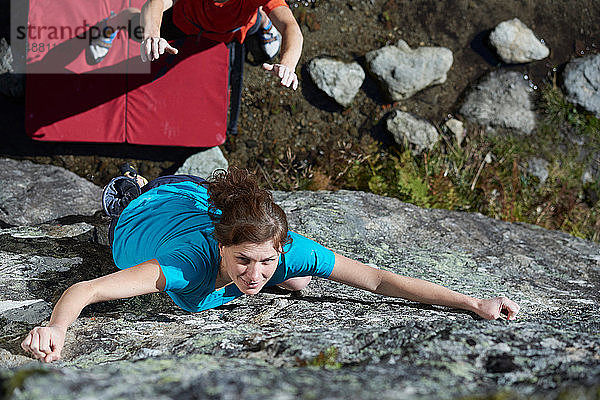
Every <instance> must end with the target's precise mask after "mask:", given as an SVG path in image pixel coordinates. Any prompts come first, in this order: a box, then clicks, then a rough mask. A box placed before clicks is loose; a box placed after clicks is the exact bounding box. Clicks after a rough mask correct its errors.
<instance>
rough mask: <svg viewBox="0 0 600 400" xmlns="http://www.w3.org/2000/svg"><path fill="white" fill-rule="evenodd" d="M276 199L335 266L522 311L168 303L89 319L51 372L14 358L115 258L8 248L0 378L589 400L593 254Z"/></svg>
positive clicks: (539, 238) (519, 235)
mask: <svg viewBox="0 0 600 400" xmlns="http://www.w3.org/2000/svg"><path fill="white" fill-rule="evenodd" d="M274 196H275V199H276V201H277V202H278V204H280V205H281V206H282V207H283V209H284V210H285V211H286V213H287V215H288V217H289V222H290V228H291V229H292V230H294V231H296V232H298V233H301V234H303V235H305V236H308V237H310V238H313V239H315V240H317V241H319V242H320V243H323V244H324V245H326V246H327V247H329V248H331V249H333V250H334V251H336V252H338V253H339V254H342V255H345V256H348V257H352V258H355V259H358V260H360V261H362V262H365V263H369V264H372V265H377V266H379V267H380V268H382V269H385V270H389V271H393V272H395V273H398V274H401V275H406V276H412V277H418V278H423V279H427V280H430V281H433V282H435V283H438V284H442V285H444V286H447V287H449V288H452V289H455V290H458V291H460V292H463V293H467V294H470V295H472V296H476V297H491V296H496V295H499V294H504V295H506V296H508V297H510V298H512V299H513V300H515V301H517V302H518V303H519V304H520V305H521V312H520V314H519V316H518V318H517V320H516V321H506V320H502V319H500V320H497V321H488V320H481V319H479V318H477V317H476V316H475V315H474V314H473V313H471V312H468V311H463V310H456V309H450V308H445V307H438V306H428V305H424V304H418V303H415V302H410V301H406V300H402V299H395V298H386V297H383V296H380V295H376V294H373V293H370V292H366V291H363V290H360V289H356V288H352V287H349V286H344V285H342V284H339V283H336V282H333V281H329V280H324V279H320V278H315V279H314V280H313V282H311V284H310V285H309V287H308V288H307V289H308V290H307V291H306V292H305V293H304V294H302V295H300V296H298V295H290V294H288V293H285V292H281V291H277V290H271V291H265V293H261V294H258V295H256V296H244V297H241V298H239V299H237V300H235V301H234V302H232V303H228V304H226V305H225V306H223V307H219V308H217V309H212V310H207V311H204V312H201V313H187V312H182V311H181V310H179V309H178V308H177V307H176V306H174V305H173V303H172V302H171V300H170V299H169V297H168V296H167V295H166V294H164V293H159V294H154V295H148V296H142V297H137V298H132V299H124V300H119V301H113V302H108V303H99V304H95V305H92V306H90V307H87V308H86V309H84V312H83V313H82V315H81V316H80V317H79V318H78V319H77V320H76V321H75V323H74V324H73V325H72V326H71V328H70V329H69V331H68V333H67V338H66V343H65V348H64V351H63V359H62V360H61V361H59V362H57V363H55V364H54V365H52V366H50V367H48V366H42V365H41V364H39V363H34V362H32V361H30V362H26V360H27V359H26V358H25V357H20V356H19V355H20V354H22V351H21V350H20V347H19V341H20V339H21V338H22V337H24V335H25V334H26V333H27V331H28V329H30V328H31V327H32V326H34V325H35V324H37V323H38V322H28V321H34V320H39V319H40V318H47V316H48V311H49V305H50V304H52V303H54V302H56V299H57V298H58V297H59V296H60V294H61V292H62V291H63V290H65V289H66V288H67V287H68V286H69V285H71V284H72V283H74V282H76V281H79V280H84V279H90V278H93V277H97V276H99V275H103V274H106V273H109V272H112V271H114V270H116V268H115V267H114V265H112V260H111V258H110V251H109V249H108V248H107V247H104V246H99V245H96V244H94V243H86V242H81V241H77V240H70V239H68V238H63V239H56V238H51V237H46V238H39V239H36V240H23V239H21V238H15V237H13V236H11V235H8V234H2V233H0V248H1V249H2V251H1V252H0V257H2V258H1V259H0V265H1V266H2V268H0V280H1V282H2V284H1V285H0V296H2V297H1V298H2V299H4V300H6V301H9V300H10V301H11V302H6V303H4V304H5V305H4V307H5V310H6V311H5V313H1V314H0V349H1V350H0V379H1V380H2V381H3V382H5V383H10V384H13V385H15V386H16V387H17V389H16V390H15V391H14V392H13V396H12V398H13V399H15V400H20V399H38V400H43V399H61V400H62V399H83V398H101V399H117V398H140V399H141V398H144V399H146V398H151V399H171V398H177V399H192V398H194V399H200V398H215V399H228V398H244V399H245V398H247V399H264V398H278V399H295V398H327V399H343V398H357V399H373V400H376V399H377V400H379V399H407V398H410V399H431V398H440V399H456V398H464V397H472V398H480V397H481V398H483V397H484V396H487V395H494V394H495V393H496V392H497V391H498V390H499V389H500V390H501V391H502V392H501V395H502V396H504V397H506V398H521V397H527V398H533V399H540V400H541V399H548V398H559V395H561V396H563V394H561V393H564V392H565V390H567V389H569V388H576V392H571V393H575V394H577V396H571V397H572V398H590V399H594V398H596V396H597V390H598V387H600V364H599V363H598V359H597V353H598V348H599V346H600V333H599V332H598V325H599V324H600V317H599V316H598V312H597V310H598V306H599V305H600V304H599V299H598V282H599V281H600V246H599V245H598V244H597V243H592V242H588V241H585V240H581V239H578V238H575V237H573V236H569V235H567V234H565V233H561V232H553V231H548V230H545V229H542V228H539V227H536V226H531V225H527V224H511V223H506V222H502V221H498V220H494V219H491V218H487V217H484V216H482V215H481V214H468V213H460V212H452V211H447V210H439V209H437V210H436V209H422V208H419V207H416V206H413V205H410V204H406V203H402V202H400V201H398V200H397V199H391V198H385V197H380V196H375V195H372V194H366V193H360V192H349V191H338V192H335V193H330V192H293V193H282V192H276V193H274ZM57 248H59V249H60V254H57V251H56V249H57ZM6 267H8V268H6ZM3 290H4V292H3ZM18 296H21V297H18ZM40 300H41V301H40ZM19 301H22V302H31V301H36V302H35V303H29V304H26V303H20V304H19V303H17V302H19ZM9 307H10V310H9V309H8V308H9ZM36 307H37V308H36ZM9 367H10V368H11V369H9ZM8 386H10V385H8ZM0 390H2V389H0ZM7 397H8V396H7ZM563 397H564V396H563ZM571 397H569V398H571ZM560 398H562V397H560Z"/></svg>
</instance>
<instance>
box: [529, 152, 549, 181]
mask: <svg viewBox="0 0 600 400" xmlns="http://www.w3.org/2000/svg"><path fill="white" fill-rule="evenodd" d="M548 165H550V163H549V162H548V161H546V160H544V159H543V158H537V157H534V158H530V159H529V160H527V172H528V173H529V174H531V175H533V176H535V177H537V178H538V179H539V180H540V183H541V184H542V185H543V184H544V183H545V182H546V179H548Z"/></svg>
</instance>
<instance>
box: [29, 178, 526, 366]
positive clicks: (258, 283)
mask: <svg viewBox="0 0 600 400" xmlns="http://www.w3.org/2000/svg"><path fill="white" fill-rule="evenodd" d="M131 177H132V178H134V179H131V182H129V183H130V184H132V183H133V182H136V180H135V178H136V177H135V176H131ZM137 182H139V183H140V184H142V185H143V184H144V183H145V182H144V181H143V180H141V179H139V180H137ZM135 187H136V185H133V186H131V188H134V189H135ZM120 189H123V190H121V193H123V192H128V189H127V188H125V187H124V186H121V187H120ZM141 192H142V193H141V194H139V192H138V193H135V191H134V192H128V193H129V194H131V193H133V195H131V196H129V197H131V198H133V200H131V201H130V202H129V204H128V205H126V207H125V209H124V210H122V211H121V212H120V215H119V216H118V218H117V219H116V221H117V222H116V224H114V225H113V228H114V237H113V239H112V252H113V259H114V262H115V264H116V266H117V267H118V268H119V269H120V270H119V271H118V272H114V273H112V274H110V275H106V276H103V277H100V278H97V279H93V280H89V281H84V282H79V283H76V284H75V285H73V286H71V287H69V288H68V289H67V290H66V291H65V292H64V293H63V295H62V296H61V298H60V300H59V301H58V303H57V304H56V306H55V307H54V311H53V312H52V316H51V318H50V322H49V323H48V325H47V326H46V327H36V328H34V329H32V330H31V332H30V333H29V334H28V335H27V336H26V337H25V339H24V340H23V342H22V344H21V346H22V348H23V349H24V350H26V351H28V352H31V353H32V354H33V355H34V356H35V357H36V358H38V359H40V360H41V361H44V362H51V361H55V360H58V359H59V358H60V355H61V351H62V348H63V344H64V341H65V333H66V330H67V328H68V327H69V326H70V325H71V323H72V322H73V321H74V320H75V319H76V318H77V317H78V316H79V314H80V312H81V310H82V309H83V308H84V307H85V306H86V305H88V304H92V303H96V302H100V301H107V300H113V299H122V298H128V297H133V296H139V295H143V294H147V293H154V292H161V291H164V292H166V293H167V294H168V295H169V296H170V297H171V299H172V300H173V301H174V302H175V304H177V305H178V306H179V307H181V308H183V309H185V310H187V311H191V312H197V311H202V310H206V309H210V308H213V307H217V306H220V305H222V304H225V303H227V302H229V301H231V300H234V299H235V298H237V297H239V296H241V295H244V294H246V295H254V294H257V293H259V292H260V291H261V290H262V289H263V288H264V287H268V286H274V285H278V286H280V287H282V288H285V289H288V290H301V289H303V288H305V287H306V286H307V285H308V284H309V282H310V280H311V277H312V276H319V277H322V278H327V279H331V280H333V281H336V282H340V283H344V284H346V285H350V286H354V287H356V288H360V289H364V290H368V291H371V292H373V293H378V294H381V295H384V296H390V297H401V298H404V299H408V300H412V301H417V302H421V303H426V304H438V305H442V306H448V307H455V308H461V309H465V310H469V311H471V312H474V313H476V314H477V315H479V316H481V317H483V318H486V319H496V318H499V317H500V316H501V315H506V317H507V318H508V319H509V320H513V319H515V318H516V315H517V313H518V312H519V306H518V305H517V304H516V303H515V302H513V301H511V300H509V299H508V298H506V297H496V298H491V299H479V298H474V297H470V296H467V295H464V294H461V293H458V292H455V291H452V290H450V289H447V288H444V287H442V286H439V285H437V284H434V283H431V282H427V281H424V280H421V279H416V278H409V277H405V276H400V275H397V274H394V273H392V272H390V271H386V270H382V269H377V268H373V267H370V266H367V265H365V264H363V263H360V262H358V261H355V260H352V259H349V258H347V257H344V256H342V255H339V254H336V253H334V252H333V251H331V250H329V249H327V248H325V247H323V246H322V245H320V244H318V243H316V242H314V241H312V240H310V239H308V238H305V237H303V236H301V235H299V234H297V233H294V232H290V231H288V223H287V218H286V215H285V213H284V211H283V210H282V209H281V208H280V207H279V206H278V205H277V204H275V203H274V201H273V198H272V196H271V193H270V192H269V191H267V190H264V189H260V188H259V187H258V185H257V182H256V179H255V177H254V176H253V175H252V174H250V173H248V172H247V171H245V170H242V169H237V168H229V170H227V171H225V170H220V171H217V172H216V173H215V174H213V177H212V178H211V179H210V180H209V181H204V180H202V179H200V178H197V177H193V176H187V175H185V176H183V175H174V176H168V177H161V178H158V179H155V180H154V181H151V182H150V183H148V184H146V185H145V186H143V187H142V189H141ZM136 196H137V197H136ZM128 201H129V199H128Z"/></svg>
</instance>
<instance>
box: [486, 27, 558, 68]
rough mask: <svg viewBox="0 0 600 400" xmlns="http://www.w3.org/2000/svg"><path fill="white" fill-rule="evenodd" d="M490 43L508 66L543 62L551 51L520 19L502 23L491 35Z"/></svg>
mask: <svg viewBox="0 0 600 400" xmlns="http://www.w3.org/2000/svg"><path fill="white" fill-rule="evenodd" d="M490 43H491V44H492V46H494V47H495V48H496V52H497V53H498V55H499V56H500V58H501V59H502V61H504V62H505V63H507V64H519V63H528V62H532V61H537V60H543V59H544V58H546V57H548V55H549V54H550V50H549V49H548V47H546V45H545V44H544V43H542V41H540V40H539V39H538V38H537V37H536V36H535V34H534V33H533V31H532V30H531V29H529V28H528V27H527V25H525V24H524V23H523V22H521V20H520V19H518V18H514V19H511V20H508V21H504V22H501V23H500V24H498V26H496V28H495V29H494V30H493V31H492V33H490Z"/></svg>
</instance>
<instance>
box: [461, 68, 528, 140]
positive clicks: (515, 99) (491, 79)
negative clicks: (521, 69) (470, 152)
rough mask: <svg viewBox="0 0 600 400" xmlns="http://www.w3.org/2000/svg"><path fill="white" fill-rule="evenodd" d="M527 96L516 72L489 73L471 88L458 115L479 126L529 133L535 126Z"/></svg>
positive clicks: (522, 80)
mask: <svg viewBox="0 0 600 400" xmlns="http://www.w3.org/2000/svg"><path fill="white" fill-rule="evenodd" d="M531 93H532V89H531V88H530V87H529V85H528V84H527V81H526V80H525V79H523V76H522V75H521V74H519V73H518V72H514V71H511V72H496V71H493V72H491V73H490V74H488V75H487V76H485V77H484V78H483V79H482V80H481V81H480V82H478V83H477V84H475V85H474V86H473V87H471V89H470V90H469V91H468V93H467V95H466V97H465V100H464V102H463V104H462V106H461V107H460V113H461V114H462V115H464V116H465V117H466V118H468V119H469V120H471V121H473V122H475V123H477V124H480V125H485V126H491V127H500V128H509V129H516V130H518V131H521V132H524V133H527V134H530V133H532V132H533V130H534V129H535V126H536V118H535V113H534V112H533V109H534V105H533V100H532V98H531Z"/></svg>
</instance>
